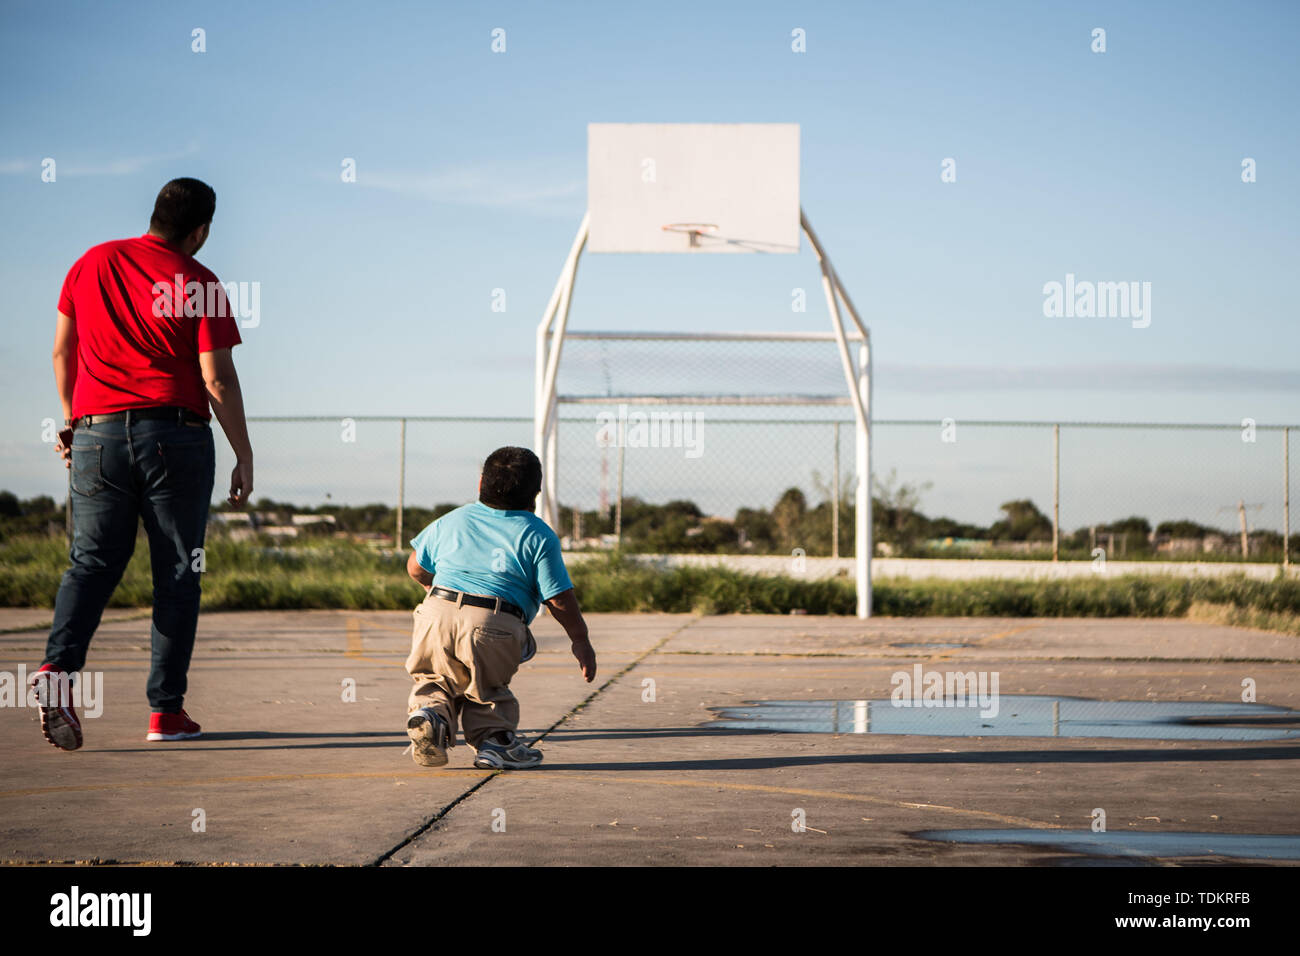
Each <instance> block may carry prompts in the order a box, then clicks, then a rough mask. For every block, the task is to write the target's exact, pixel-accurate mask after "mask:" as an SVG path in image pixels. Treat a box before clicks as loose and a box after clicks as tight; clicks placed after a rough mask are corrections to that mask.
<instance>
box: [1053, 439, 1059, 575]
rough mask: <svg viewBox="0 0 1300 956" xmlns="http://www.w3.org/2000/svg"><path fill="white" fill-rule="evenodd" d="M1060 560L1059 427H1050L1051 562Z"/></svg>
mask: <svg viewBox="0 0 1300 956" xmlns="http://www.w3.org/2000/svg"><path fill="white" fill-rule="evenodd" d="M1060 559H1061V426H1060V425H1059V424H1057V425H1053V426H1052V560H1053V561H1059V560H1060Z"/></svg>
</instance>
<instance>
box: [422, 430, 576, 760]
mask: <svg viewBox="0 0 1300 956" xmlns="http://www.w3.org/2000/svg"><path fill="white" fill-rule="evenodd" d="M541 490H542V466H541V463H540V462H539V461H538V460H537V456H536V455H534V454H533V453H532V452H531V451H529V450H528V449H527V448H514V447H506V448H498V449H497V450H496V451H494V452H493V453H492V454H491V455H489V456H488V459H487V461H486V462H484V464H483V473H482V475H481V476H480V477H479V500H478V501H475V502H473V503H472V504H468V505H464V506H463V507H460V508H457V509H456V510H455V511H452V512H449V513H447V514H445V515H443V516H442V517H441V518H439V519H438V520H437V521H435V522H433V523H432V524H431V525H429V526H428V527H427V528H425V529H424V530H423V531H421V532H420V533H419V535H417V536H416V537H415V538H414V539H413V540H412V541H411V548H412V549H413V550H412V552H411V556H410V557H409V558H408V559H407V562H406V571H407V573H408V574H409V575H410V576H411V577H412V578H414V579H415V580H416V581H417V582H418V583H419V584H421V585H422V586H423V587H424V588H426V589H427V590H428V595H427V596H426V597H425V599H424V601H423V602H422V603H421V604H420V606H419V607H417V608H416V609H415V629H414V631H413V633H412V635H411V656H410V657H409V658H408V659H407V661H406V670H407V672H408V673H410V675H411V677H412V678H413V679H414V681H415V685H414V686H413V687H412V688H411V696H410V700H409V706H408V707H407V714H408V716H407V723H406V732H407V735H408V736H409V737H410V738H411V743H412V754H413V756H414V758H415V762H416V763H418V764H420V765H421V766H425V767H440V766H442V765H443V764H445V763H446V762H447V748H448V747H451V746H454V744H455V739H456V724H457V719H458V718H459V721H460V724H461V726H462V728H463V729H464V732H465V740H466V741H467V742H468V743H469V745H470V746H471V747H473V748H474V749H475V750H476V751H477V752H478V753H477V756H476V757H475V758H474V766H476V767H480V768H483V769H485V770H501V769H511V770H521V769H524V768H526V767H535V766H537V764H539V763H541V762H542V752H541V751H540V750H534V749H533V748H532V747H529V746H528V745H527V744H525V743H524V742H523V741H522V740H521V739H520V738H519V737H518V736H517V735H516V733H515V731H516V729H517V728H518V726H519V701H518V700H516V699H515V695H514V694H513V693H512V692H511V690H510V679H511V678H512V677H513V676H514V674H515V671H516V670H518V668H519V665H520V663H522V662H523V661H526V660H528V659H529V658H531V657H532V655H533V653H534V652H535V651H536V645H535V644H534V643H533V635H532V632H531V631H529V629H528V625H529V623H530V622H531V621H532V619H533V618H534V617H535V616H536V615H537V612H538V610H539V603H541V602H545V604H546V606H547V607H548V608H550V611H551V616H552V617H554V618H555V619H556V620H557V621H559V623H560V626H561V627H563V628H564V630H565V632H566V633H567V634H568V635H569V641H570V643H571V650H572V651H573V656H574V657H575V658H577V660H578V664H579V666H580V667H581V668H582V676H583V677H585V678H586V679H587V681H588V683H590V682H591V681H592V680H593V679H594V678H595V676H596V652H595V651H594V650H592V647H591V641H590V639H589V638H588V636H587V624H586V622H585V621H584V620H583V618H582V612H581V611H579V610H578V601H577V598H575V597H574V594H573V584H572V583H571V582H570V581H569V573H568V571H567V570H566V569H565V567H564V559H563V557H561V555H560V540H559V538H557V537H556V536H555V532H554V531H552V530H551V529H550V528H549V527H548V526H547V524H546V522H544V521H542V520H541V519H540V518H538V517H537V515H535V514H533V508H534V506H535V504H536V502H537V495H538V493H539V492H540V491H541Z"/></svg>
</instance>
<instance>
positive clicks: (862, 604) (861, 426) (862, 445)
mask: <svg viewBox="0 0 1300 956" xmlns="http://www.w3.org/2000/svg"><path fill="white" fill-rule="evenodd" d="M858 394H859V395H860V396H861V404H862V406H863V409H864V412H863V416H862V418H861V420H859V422H858V428H857V433H858V448H857V467H858V499H857V505H858V508H857V511H858V514H857V533H856V535H855V539H856V543H855V548H854V552H855V557H856V562H855V563H856V565H857V568H856V570H857V583H858V617H860V618H869V617H871V556H872V555H871V549H872V544H871V340H870V339H867V340H866V341H864V342H863V343H862V346H861V347H860V348H859V349H858Z"/></svg>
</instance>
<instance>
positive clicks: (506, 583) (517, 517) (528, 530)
mask: <svg viewBox="0 0 1300 956" xmlns="http://www.w3.org/2000/svg"><path fill="white" fill-rule="evenodd" d="M411 550H413V551H414V552H415V558H416V560H417V561H419V562H420V567H422V568H424V570H426V571H428V572H429V573H430V574H432V575H433V583H434V584H435V585H437V586H438V587H444V588H452V589H453V590H456V591H464V592H466V593H467V594H486V595H490V596H492V597H499V598H502V599H503V600H506V601H512V602H514V603H515V604H517V605H519V607H521V608H523V611H524V614H525V615H526V616H527V620H528V622H530V623H531V622H532V620H533V618H534V617H536V616H537V612H538V610H539V608H540V605H541V602H542V601H549V600H550V599H551V598H553V597H555V595H557V594H560V593H562V592H564V591H567V590H569V588H571V587H573V583H572V582H571V581H570V580H569V572H568V570H567V569H566V568H565V567H564V558H563V557H561V555H560V539H559V538H558V537H556V535H555V532H554V531H552V530H551V527H550V525H548V524H547V523H546V522H545V521H543V520H542V519H541V518H539V517H537V515H535V514H533V513H532V512H531V511H499V510H498V509H496V508H489V507H488V506H487V505H485V504H483V502H481V501H475V502H472V503H471V504H467V505H462V506H461V507H459V508H457V509H456V510H455V511H449V512H447V514H445V515H443V516H442V517H441V518H439V519H438V520H437V521H435V522H433V523H432V524H431V525H429V526H428V527H427V528H425V529H424V530H423V531H421V532H420V533H419V534H418V535H416V536H415V537H414V538H412V539H411Z"/></svg>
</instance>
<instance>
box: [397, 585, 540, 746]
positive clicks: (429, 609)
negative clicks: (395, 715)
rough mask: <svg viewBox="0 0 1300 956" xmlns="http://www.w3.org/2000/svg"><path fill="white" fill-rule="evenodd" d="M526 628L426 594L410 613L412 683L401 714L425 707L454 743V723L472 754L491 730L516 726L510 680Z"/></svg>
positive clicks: (516, 706) (507, 618)
mask: <svg viewBox="0 0 1300 956" xmlns="http://www.w3.org/2000/svg"><path fill="white" fill-rule="evenodd" d="M526 633H527V627H526V626H525V624H524V622H523V621H521V620H520V619H519V618H517V617H515V616H514V615H513V614H506V613H504V612H497V611H493V610H492V609H491V608H482V607H472V606H470V605H460V606H457V604H456V603H455V602H454V601H447V600H444V599H443V598H440V597H434V596H433V595H429V596H428V597H426V598H425V599H424V601H422V602H421V603H420V605H419V607H417V608H416V609H415V627H414V629H413V631H412V633H411V656H410V657H408V658H407V659H406V671H407V673H409V674H410V675H411V678H412V680H414V682H415V683H414V686H412V688H411V696H410V700H409V702H408V705H407V713H408V714H412V713H414V712H415V711H417V710H419V709H420V708H421V707H429V708H431V709H432V710H433V711H434V712H435V713H437V714H440V715H441V716H442V718H443V720H445V721H447V726H448V728H450V730H451V743H452V744H453V745H454V744H455V740H456V722H457V718H459V719H460V721H461V723H462V725H463V728H462V729H463V730H464V733H465V740H466V742H467V743H469V745H470V746H471V747H474V748H475V749H478V747H479V745H480V744H481V743H482V742H483V739H484V738H485V737H487V736H489V735H491V734H494V733H496V732H497V731H503V730H515V729H516V728H517V727H518V726H519V701H518V700H516V699H515V695H514V694H513V693H512V692H511V690H510V678H512V677H514V675H515V671H517V670H518V669H519V658H520V654H521V653H522V651H523V647H524V641H525V634H526Z"/></svg>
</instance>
